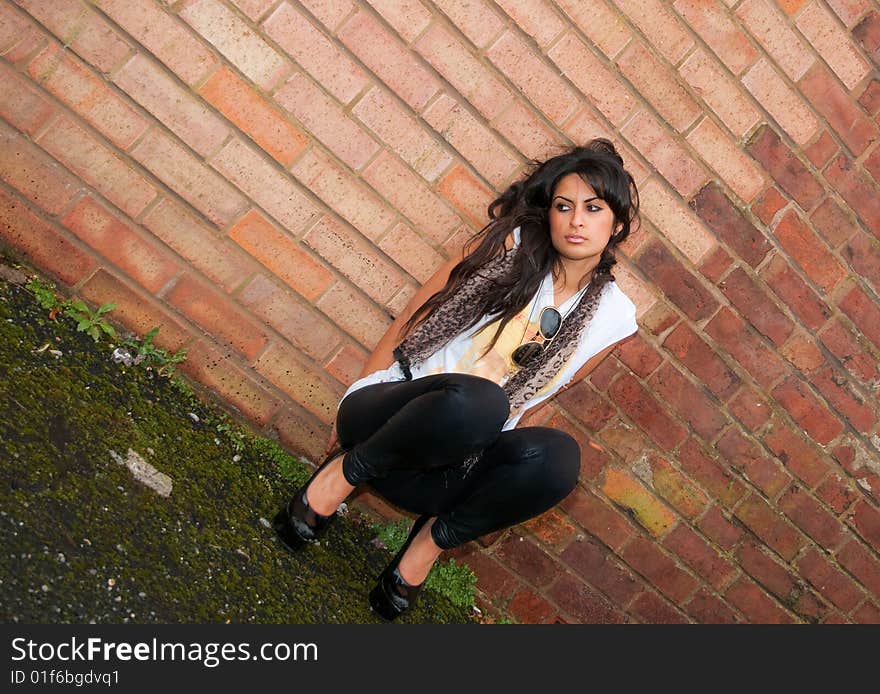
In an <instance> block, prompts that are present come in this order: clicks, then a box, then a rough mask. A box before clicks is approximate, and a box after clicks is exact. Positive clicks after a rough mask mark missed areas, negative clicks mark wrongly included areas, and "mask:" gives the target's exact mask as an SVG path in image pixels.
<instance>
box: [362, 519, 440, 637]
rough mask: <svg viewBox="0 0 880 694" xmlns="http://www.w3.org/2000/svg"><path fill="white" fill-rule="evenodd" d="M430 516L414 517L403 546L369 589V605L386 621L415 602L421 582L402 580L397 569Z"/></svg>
mask: <svg viewBox="0 0 880 694" xmlns="http://www.w3.org/2000/svg"><path fill="white" fill-rule="evenodd" d="M430 518H431V516H428V515H424V516H419V517H418V518H417V519H416V521H415V523H413V527H412V530H410V531H409V537H407V538H406V542H404V543H403V547H401V548H400V549H399V550H398V552H397V554H396V555H395V556H394V559H392V560H391V563H390V564H388V566H386V567H385V570H384V571H383V572H382V573H381V574H380V575H379V578H378V580H377V582H376V585H375V587H374V588H373V590H371V591H370V607H372V608H373V610H374V611H375V612H376V613H377V614H378V615H379V616H380V617H382V619H385V620H388V621H391V620H393V619H396V618H397V617H399V616H400V615H401V614H403V613H404V612H405V611H406V610H408V609H409V608H410V607H412V606H413V605H414V604H415V601H416V598H417V597H418V595H419V591H420V590H421V589H422V585H423V584H422V583H420V584H419V585H417V586H411V585H410V584H409V583H407V582H406V581H404V580H403V577H402V576H401V575H400V571H399V567H400V560H401V559H402V558H403V555H404V553H406V550H407V549H408V548H409V546H410V544H411V543H412V541H413V539H414V538H415V536H416V535H418V534H419V531H420V530H421V529H422V528H423V527H424V525H425V523H427V522H428V520H430Z"/></svg>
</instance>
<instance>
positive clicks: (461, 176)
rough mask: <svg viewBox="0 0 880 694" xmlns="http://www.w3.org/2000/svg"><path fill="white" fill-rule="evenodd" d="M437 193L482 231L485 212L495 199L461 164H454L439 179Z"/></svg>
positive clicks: (485, 220)
mask: <svg viewBox="0 0 880 694" xmlns="http://www.w3.org/2000/svg"><path fill="white" fill-rule="evenodd" d="M437 191H438V192H439V193H440V194H441V195H443V197H444V198H446V199H447V200H449V202H451V203H452V204H453V205H454V206H455V208H456V209H457V210H458V211H459V212H461V213H462V214H463V215H464V216H465V217H466V218H467V219H468V221H470V223H471V225H472V226H473V227H474V228H475V229H482V228H483V227H484V226H485V225H486V222H488V221H489V220H488V218H487V216H486V210H487V209H488V207H489V203H490V202H491V201H492V200H494V199H495V193H494V192H493V191H491V190H489V189H488V188H487V187H486V186H484V185H483V184H482V182H480V181H479V180H477V178H475V177H474V176H473V175H472V174H471V173H470V172H469V171H468V170H467V169H466V168H464V167H463V166H462V165H461V164H456V165H455V166H454V167H453V168H452V169H451V170H450V171H449V172H447V173H446V175H445V176H443V178H442V179H440V182H439V184H438V185H437Z"/></svg>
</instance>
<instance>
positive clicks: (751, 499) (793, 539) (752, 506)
mask: <svg viewBox="0 0 880 694" xmlns="http://www.w3.org/2000/svg"><path fill="white" fill-rule="evenodd" d="M734 515H735V516H736V517H737V518H738V519H739V520H740V521H742V522H743V523H744V524H745V525H746V526H747V527H748V528H749V529H750V530H751V531H752V532H753V533H755V535H757V536H758V537H759V538H761V540H763V541H764V542H765V543H766V544H767V545H768V546H769V547H771V548H772V549H773V550H774V551H775V552H776V553H777V554H778V555H779V556H781V557H782V558H783V559H785V560H786V561H791V560H792V559H793V558H794V556H795V555H796V554H797V553H798V551H799V550H800V549H801V547H803V546H804V544H806V540H805V539H804V538H803V537H802V536H801V535H800V533H798V532H797V531H796V530H795V529H794V528H792V527H791V526H789V525H788V524H787V523H786V522H785V521H784V520H782V519H781V518H780V517H779V516H778V515H777V513H776V511H775V509H774V508H773V507H771V506H769V505H768V504H767V502H765V501H764V500H763V499H761V498H760V497H759V496H756V495H754V494H752V495H750V496H748V497H747V498H746V499H745V501H743V502H742V503H741V504H740V505H739V506H738V507H737V509H736V511H735V512H734Z"/></svg>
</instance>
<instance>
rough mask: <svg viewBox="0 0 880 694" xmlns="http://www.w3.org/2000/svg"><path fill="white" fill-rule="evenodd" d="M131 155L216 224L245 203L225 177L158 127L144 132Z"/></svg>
mask: <svg viewBox="0 0 880 694" xmlns="http://www.w3.org/2000/svg"><path fill="white" fill-rule="evenodd" d="M131 155H132V156H133V157H134V158H135V159H136V160H137V161H139V162H140V163H141V164H142V165H143V166H144V167H146V168H147V169H148V170H149V171H151V172H152V173H153V175H154V176H156V178H158V179H159V180H161V181H162V182H164V183H165V184H166V185H167V186H168V187H169V188H171V189H172V190H173V191H175V192H176V193H178V194H179V195H180V196H181V197H182V198H184V199H185V200H186V201H187V202H189V203H190V204H191V205H192V206H193V207H195V208H196V209H197V210H199V212H201V213H202V214H204V215H205V216H206V217H207V218H208V219H210V220H211V221H212V222H214V223H215V224H217V225H219V226H224V225H226V224H228V223H229V222H230V221H231V220H232V219H234V218H235V217H237V216H238V215H239V214H241V213H242V211H243V210H244V209H245V207H246V205H247V202H246V200H245V198H244V197H243V196H241V195H240V194H239V193H238V191H236V190H235V188H233V187H232V186H231V185H230V184H229V183H228V182H227V181H226V180H225V179H223V178H222V177H221V176H219V175H218V174H217V173H215V172H214V171H212V170H211V169H209V168H208V167H207V166H205V164H204V163H203V162H202V161H201V160H199V159H197V158H196V157H195V156H193V155H192V154H190V153H189V152H187V151H186V150H185V149H183V147H181V146H180V145H179V144H177V143H176V142H175V141H174V140H173V139H172V138H171V137H169V136H168V135H166V134H164V133H162V132H159V131H158V130H151V131H150V132H148V133H147V134H146V135H145V136H144V137H143V138H142V139H141V141H140V142H139V143H138V144H137V146H136V147H135V148H134V149H133V150H132V151H131Z"/></svg>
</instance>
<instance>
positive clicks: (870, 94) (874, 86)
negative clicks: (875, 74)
mask: <svg viewBox="0 0 880 694" xmlns="http://www.w3.org/2000/svg"><path fill="white" fill-rule="evenodd" d="M859 103H860V104H861V105H862V106H863V107H864V108H865V110H866V111H867V112H868V113H870V114H871V115H872V116H876V115H877V114H878V113H880V79H877V78H874V79H872V80H871V82H870V83H869V84H868V86H867V87H865V91H863V92H862V95H861V96H860V97H859Z"/></svg>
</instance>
